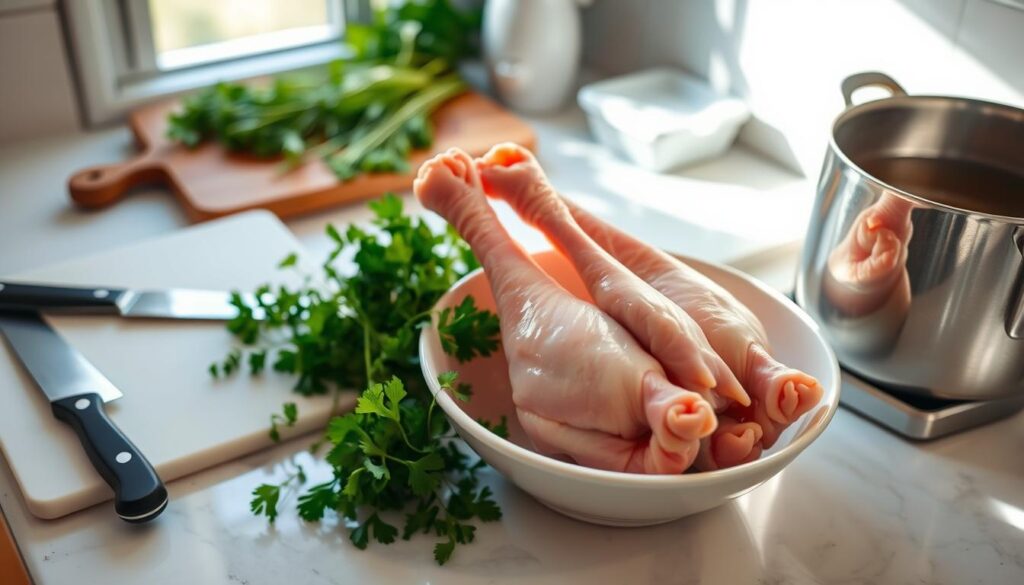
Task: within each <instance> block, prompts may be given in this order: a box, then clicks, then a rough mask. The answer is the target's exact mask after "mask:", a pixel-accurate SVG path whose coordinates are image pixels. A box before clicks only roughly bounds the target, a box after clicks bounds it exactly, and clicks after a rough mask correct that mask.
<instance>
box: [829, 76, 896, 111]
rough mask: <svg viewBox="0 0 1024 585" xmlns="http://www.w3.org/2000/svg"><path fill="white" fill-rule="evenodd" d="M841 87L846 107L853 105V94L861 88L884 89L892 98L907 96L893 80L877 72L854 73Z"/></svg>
mask: <svg viewBox="0 0 1024 585" xmlns="http://www.w3.org/2000/svg"><path fill="white" fill-rule="evenodd" d="M841 87H842V91H843V99H844V100H846V105H847V107H849V106H852V105H853V92H855V91H857V90H858V89H860V88H862V87H884V88H885V89H888V90H889V91H890V92H891V93H892V95H894V96H900V95H907V92H906V90H905V89H903V86H901V85H900V84H898V83H896V80H895V79H893V78H892V77H889V76H888V75H886V74H885V73H881V72H879V71H866V72H864V73H854V74H853V75H851V76H849V77H847V78H846V79H844V80H843V83H842V86H841Z"/></svg>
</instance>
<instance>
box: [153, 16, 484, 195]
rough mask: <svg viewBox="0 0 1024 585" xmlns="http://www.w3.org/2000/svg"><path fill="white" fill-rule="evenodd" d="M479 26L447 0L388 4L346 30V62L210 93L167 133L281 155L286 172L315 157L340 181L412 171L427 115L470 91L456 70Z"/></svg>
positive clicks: (186, 106)
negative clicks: (350, 54)
mask: <svg viewBox="0 0 1024 585" xmlns="http://www.w3.org/2000/svg"><path fill="white" fill-rule="evenodd" d="M479 28H480V18H479V11H465V12H464V11H460V10H458V9H455V8H454V7H453V6H452V5H451V4H450V2H449V1H448V0H426V1H422V2H413V1H410V2H405V3H403V4H401V5H400V6H385V7H383V8H380V9H378V10H376V11H375V13H374V16H373V19H372V22H371V23H369V24H360V23H349V24H348V25H347V27H346V30H345V41H346V43H347V44H348V45H349V46H350V47H351V49H352V52H353V55H354V56H353V57H352V58H350V59H343V60H338V61H334V62H332V63H330V64H329V65H328V66H327V67H326V68H325V70H323V71H317V72H309V73H307V74H305V75H291V76H281V77H277V78H275V79H273V80H272V82H270V83H269V84H265V85H262V86H256V85H246V84H241V83H218V84H217V85H214V86H212V87H208V88H206V89H204V90H201V91H200V92H198V93H196V94H195V95H192V96H190V97H188V98H186V99H185V100H184V102H183V105H182V109H181V110H180V111H177V112H174V113H172V114H171V115H170V118H169V120H168V123H169V125H168V130H167V135H168V137H170V138H171V139H173V140H176V141H178V142H180V143H182V144H184V145H186V146H189V147H195V146H197V145H199V144H200V143H202V142H204V141H207V140H216V141H218V142H220V143H221V144H223V145H224V146H225V147H226V148H228V149H229V150H232V151H237V152H244V153H248V154H251V155H255V156H258V157H282V156H283V158H284V160H285V164H286V165H287V166H294V165H298V164H300V163H302V162H303V161H304V160H305V159H306V157H307V156H319V157H322V158H323V159H324V160H325V161H326V162H327V164H328V165H329V166H330V168H331V170H333V171H334V173H335V174H336V175H337V176H338V177H339V178H340V179H341V180H349V179H352V178H353V177H355V176H357V175H359V174H361V173H377V172H408V170H409V163H408V159H409V154H410V152H411V151H412V150H415V149H420V148H427V147H429V146H430V145H431V144H432V143H433V139H434V137H433V127H432V125H431V122H430V115H431V114H432V113H433V112H434V111H435V110H436V109H437V108H438V107H439V106H440V105H441V104H443V103H444V102H446V101H448V100H449V99H451V98H452V97H455V96H456V95H458V94H460V93H462V92H463V91H465V90H466V84H465V82H463V81H462V79H461V78H460V77H459V76H458V74H457V73H455V72H454V70H453V68H454V66H455V65H456V64H457V63H458V61H459V60H460V59H462V58H464V57H466V56H471V55H473V54H475V53H476V50H477V48H476V44H475V43H476V38H477V36H478V33H479Z"/></svg>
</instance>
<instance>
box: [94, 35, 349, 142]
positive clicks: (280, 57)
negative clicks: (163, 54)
mask: <svg viewBox="0 0 1024 585" xmlns="http://www.w3.org/2000/svg"><path fill="white" fill-rule="evenodd" d="M349 54H350V51H349V49H347V48H346V47H345V46H344V45H342V44H341V43H340V42H338V41H333V42H329V43H323V44H319V45H313V46H308V47H301V48H297V49H290V50H287V51H282V52H278V53H266V54H262V55H255V56H252V57H247V58H243V59H236V60H232V61H226V62H222V63H211V64H209V65H204V66H201V67H194V68H189V69H180V70H178V71H168V72H166V73H163V74H161V75H159V76H157V77H149V78H145V79H139V80H132V81H129V82H128V83H125V84H123V85H122V86H121V87H119V88H118V89H117V90H116V92H115V93H114V94H113V95H112V96H110V97H109V99H108V100H107V103H105V104H102V105H101V104H90V103H87V104H86V108H87V114H88V116H87V117H88V120H89V126H98V125H103V124H107V123H110V122H116V121H120V120H121V119H122V118H123V116H124V114H126V113H127V112H128V110H130V109H132V108H135V107H137V106H139V105H142V104H144V103H146V102H150V101H153V100H155V99H158V98H161V97H170V96H174V95H178V94H181V93H185V92H188V91H191V90H194V89H198V88H200V87H205V86H208V85H212V84H214V83H217V82H220V81H238V80H240V79H251V78H254V77H259V76H262V75H274V74H277V73H283V72H287V71H294V70H299V69H305V68H309V67H314V66H317V65H322V64H324V63H327V62H329V61H332V60H335V59H339V58H341V57H345V56H348V55H349Z"/></svg>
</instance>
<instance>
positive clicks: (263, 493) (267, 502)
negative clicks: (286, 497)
mask: <svg viewBox="0 0 1024 585" xmlns="http://www.w3.org/2000/svg"><path fill="white" fill-rule="evenodd" d="M279 497H281V488H280V487H279V486H276V485H271V484H266V483H265V484H263V485H261V486H258V487H257V488H256V489H254V490H253V491H252V502H251V503H250V508H251V509H252V513H253V514H256V515H257V516H259V515H261V514H262V515H264V516H266V517H267V519H268V520H270V522H273V521H274V520H276V519H277V500H278V498H279Z"/></svg>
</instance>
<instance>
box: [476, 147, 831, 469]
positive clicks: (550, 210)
mask: <svg viewBox="0 0 1024 585" xmlns="http://www.w3.org/2000/svg"><path fill="white" fill-rule="evenodd" d="M477 165H478V166H479V167H481V169H482V171H481V178H482V180H483V182H484V187H485V190H486V191H487V192H488V193H489V194H492V195H495V196H498V197H501V198H503V199H506V200H507V201H509V202H510V203H511V204H512V205H513V207H515V208H516V210H517V211H518V212H519V213H520V215H521V216H523V217H524V219H525V220H526V221H528V222H531V223H535V224H539V225H541V226H542V228H543V229H545V231H548V229H547V226H548V224H550V223H553V222H554V221H556V220H557V221H562V219H563V217H564V216H563V215H562V213H561V212H560V211H558V209H559V208H558V207H556V206H555V205H554V204H553V203H550V202H548V200H547V199H546V196H545V199H544V202H543V203H542V202H541V201H540V199H541V197H540V196H539V195H537V193H538V192H541V193H554V189H553V188H552V187H551V186H550V185H549V184H548V183H547V180H546V178H545V177H544V173H543V171H542V170H541V169H540V166H539V165H538V164H537V162H536V160H535V159H534V158H533V156H532V155H531V154H530V153H529V151H527V150H525V149H523V148H522V147H519V146H516V145H501V146H498V147H495V148H494V149H492V150H491V152H490V153H489V154H488V155H487V156H485V157H484V158H483V159H478V161H477ZM501 167H503V168H501ZM513 170H518V171H519V173H521V174H523V175H528V176H530V177H531V178H532V182H530V183H527V184H520V183H516V182H514V181H513V180H512V179H511V178H509V175H511V174H512V173H511V171H513ZM516 181H521V182H525V179H516ZM535 201H536V202H535ZM561 201H562V205H561V207H564V208H565V209H568V211H569V212H570V213H571V221H572V222H573V225H576V226H578V227H579V228H581V229H582V230H583V232H585V234H586V235H587V236H589V238H590V239H591V240H592V241H593V242H596V244H597V245H598V246H600V247H601V248H603V249H604V250H605V251H606V252H607V253H608V254H610V256H612V257H613V258H614V259H615V260H617V261H618V262H621V264H622V265H625V267H626V268H628V270H629V271H631V272H632V273H634V274H635V275H637V276H638V277H639V278H641V279H643V280H644V281H646V282H647V284H648V285H650V286H651V287H653V288H654V289H656V290H658V291H659V292H661V293H662V295H664V296H665V297H667V298H668V299H670V300H671V301H672V302H673V303H675V304H676V305H678V306H679V307H681V308H682V309H684V310H685V311H686V314H687V315H689V316H690V317H692V318H693V319H694V320H695V321H696V323H697V324H698V325H699V326H700V328H701V330H702V331H703V333H704V335H706V337H707V340H708V342H709V343H710V345H711V347H712V348H713V350H714V351H715V352H716V353H717V354H718V355H719V356H721V358H722V359H723V360H724V361H725V363H726V364H728V366H729V369H730V370H731V371H732V373H733V374H734V375H735V377H736V378H737V379H738V380H739V382H740V383H742V384H743V387H744V388H745V389H746V391H747V392H748V393H749V395H750V399H751V401H752V402H751V403H750V404H749V406H744V405H743V404H733V405H731V406H730V407H729V408H728V409H727V411H726V412H727V414H729V415H731V416H732V417H734V418H735V419H736V420H737V421H738V422H742V423H752V424H754V425H756V426H757V427H759V428H760V430H759V431H755V430H754V429H753V427H743V429H745V430H747V431H749V432H750V433H751V435H744V433H742V432H741V433H740V434H741V436H747V437H749V436H757V437H758V439H757V440H756V441H754V442H752V443H751V449H750V452H749V453H748V456H749V457H756V456H757V455H759V454H760V449H761V448H762V447H764V448H767V447H770V446H771V445H773V444H774V443H775V441H776V440H777V439H778V436H779V434H780V433H781V432H782V431H783V430H785V428H786V427H787V426H788V425H789V424H791V423H792V422H793V421H795V420H796V419H797V418H799V417H800V416H801V415H803V414H804V413H805V412H807V411H808V410H810V409H811V408H812V407H813V406H814V405H815V404H816V403H817V402H818V401H819V400H820V399H821V395H822V388H821V386H820V384H819V383H818V381H817V380H815V379H814V378H813V377H812V376H809V375H807V374H805V373H803V372H800V371H798V370H795V369H793V368H789V367H786V366H784V365H783V364H781V363H779V362H778V361H776V360H775V359H774V358H772V357H771V354H770V353H769V350H768V347H769V345H768V339H767V335H766V334H765V332H764V327H763V326H762V325H761V323H760V321H759V320H758V319H757V317H756V316H754V314H753V313H751V312H750V310H749V309H747V307H746V306H744V305H743V304H742V303H740V302H739V301H738V300H737V299H736V298H735V297H733V296H732V295H731V294H730V293H729V292H727V291H726V290H725V289H723V288H722V287H720V286H718V285H717V284H716V283H714V282H713V281H711V280H710V279H708V278H707V277H705V276H704V275H702V274H700V273H699V272H697V271H696V270H694V269H692V268H690V267H689V266H687V265H686V264H684V263H683V262H680V261H679V260H677V259H675V258H673V257H672V256H669V255H668V254H666V253H664V252H662V251H660V250H657V249H655V248H652V247H650V246H648V245H647V244H644V243H643V242H641V241H639V240H637V239H635V238H633V237H632V236H629V235H627V234H626V233H624V232H621V231H619V230H617V229H616V228H614V227H612V226H610V225H608V224H606V223H604V222H603V221H601V220H599V219H597V218H596V217H594V216H592V215H590V214H589V213H587V212H586V211H584V210H583V209H581V208H579V207H577V206H576V205H574V204H572V203H571V202H569V201H568V200H565V199H562V200H561ZM542 205H543V207H542ZM542 214H549V215H552V216H553V217H554V218H555V219H547V220H544V219H543V218H542V217H540V216H541V215H542ZM542 221H543V222H544V223H542ZM562 229H565V228H562ZM549 235H550V233H549ZM638 337H639V336H638ZM735 430H736V428H735V427H730V426H726V425H723V428H721V429H720V430H719V431H718V432H717V433H716V435H715V436H714V437H712V438H711V439H709V440H707V441H706V442H707V443H711V442H724V441H726V440H728V441H731V442H732V443H733V445H732V446H731V447H730V449H735V448H736V445H737V444H745V442H746V441H747V439H743V440H742V441H740V442H739V443H737V442H735V441H732V439H730V438H728V435H730V433H731V432H732V431H735ZM710 451H715V452H719V451H721V449H709V447H705V453H708V452H710ZM727 459H728V460H730V461H732V462H733V464H738V463H740V462H742V461H745V460H747V459H748V458H745V457H741V456H737V454H736V453H732V454H731V456H730V457H728V458H727ZM701 460H702V461H705V462H706V461H707V460H708V459H707V457H702V458H701ZM716 466H721V465H716Z"/></svg>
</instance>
